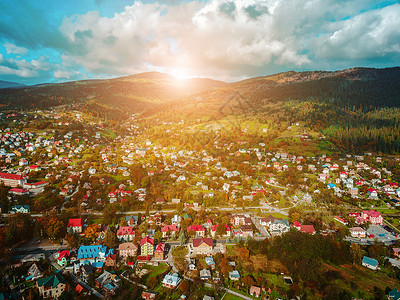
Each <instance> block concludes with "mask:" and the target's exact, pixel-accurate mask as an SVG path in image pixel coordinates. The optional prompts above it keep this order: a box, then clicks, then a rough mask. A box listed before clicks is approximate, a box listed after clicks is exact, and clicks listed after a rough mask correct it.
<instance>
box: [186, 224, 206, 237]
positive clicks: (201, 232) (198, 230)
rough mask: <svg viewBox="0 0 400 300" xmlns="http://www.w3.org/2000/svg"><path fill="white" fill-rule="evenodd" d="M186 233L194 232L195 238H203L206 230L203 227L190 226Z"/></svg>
mask: <svg viewBox="0 0 400 300" xmlns="http://www.w3.org/2000/svg"><path fill="white" fill-rule="evenodd" d="M187 231H188V232H195V233H196V236H198V237H204V235H205V233H206V230H205V229H204V227H203V225H190V226H189V227H187Z"/></svg>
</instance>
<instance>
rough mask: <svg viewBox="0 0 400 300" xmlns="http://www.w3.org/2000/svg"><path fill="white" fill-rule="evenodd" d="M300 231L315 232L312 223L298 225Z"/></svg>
mask: <svg viewBox="0 0 400 300" xmlns="http://www.w3.org/2000/svg"><path fill="white" fill-rule="evenodd" d="M299 230H300V231H301V232H304V233H309V234H312V235H314V234H315V233H316V231H315V229H314V225H300V229H299Z"/></svg>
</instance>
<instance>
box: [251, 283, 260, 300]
mask: <svg viewBox="0 0 400 300" xmlns="http://www.w3.org/2000/svg"><path fill="white" fill-rule="evenodd" d="M249 294H250V295H252V296H253V297H257V298H258V297H260V295H261V288H260V287H259V286H256V285H252V286H251V287H250V292H249Z"/></svg>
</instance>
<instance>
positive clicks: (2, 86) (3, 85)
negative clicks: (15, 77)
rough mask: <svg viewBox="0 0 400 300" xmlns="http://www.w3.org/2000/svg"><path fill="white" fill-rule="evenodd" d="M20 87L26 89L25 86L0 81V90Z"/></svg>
mask: <svg viewBox="0 0 400 300" xmlns="http://www.w3.org/2000/svg"><path fill="white" fill-rule="evenodd" d="M21 87H26V85H25V84H21V83H17V82H11V81H2V80H0V89H5V88H21Z"/></svg>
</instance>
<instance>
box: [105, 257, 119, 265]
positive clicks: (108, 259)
mask: <svg viewBox="0 0 400 300" xmlns="http://www.w3.org/2000/svg"><path fill="white" fill-rule="evenodd" d="M116 262H117V254H109V255H107V257H106V261H105V262H104V264H105V265H106V266H107V267H114V266H115V263H116Z"/></svg>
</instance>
